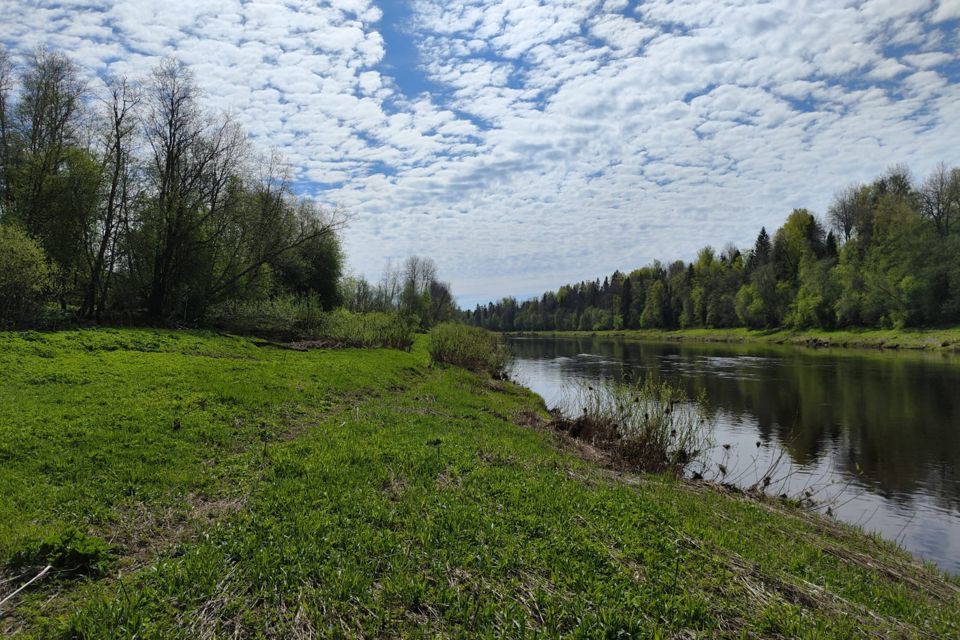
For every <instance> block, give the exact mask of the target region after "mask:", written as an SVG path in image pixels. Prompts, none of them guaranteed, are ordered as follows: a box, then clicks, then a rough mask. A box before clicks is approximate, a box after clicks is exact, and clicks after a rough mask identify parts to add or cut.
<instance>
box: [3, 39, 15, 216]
mask: <svg viewBox="0 0 960 640" xmlns="http://www.w3.org/2000/svg"><path fill="white" fill-rule="evenodd" d="M13 86H14V68H13V61H12V60H11V59H10V54H9V53H8V52H7V50H6V49H4V48H0V219H2V218H3V216H4V214H5V213H6V211H7V210H8V209H9V207H10V199H11V189H10V171H11V168H12V167H11V164H12V161H13V158H12V154H13V140H11V137H12V134H13V132H12V131H11V122H10V117H11V114H10V99H11V96H12V95H13Z"/></svg>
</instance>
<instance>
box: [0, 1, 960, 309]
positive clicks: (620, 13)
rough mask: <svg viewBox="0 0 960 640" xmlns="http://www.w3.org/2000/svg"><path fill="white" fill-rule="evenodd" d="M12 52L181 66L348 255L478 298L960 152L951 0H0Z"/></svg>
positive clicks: (634, 257) (823, 203)
mask: <svg viewBox="0 0 960 640" xmlns="http://www.w3.org/2000/svg"><path fill="white" fill-rule="evenodd" d="M0 15H3V16H4V20H3V21H2V22H0V42H2V43H3V44H4V45H5V46H6V47H8V48H10V49H12V50H13V51H14V53H15V54H23V53H25V52H27V51H29V50H30V49H31V48H33V47H35V46H38V45H41V44H43V45H47V46H50V47H53V48H58V49H62V50H64V51H66V52H67V53H68V54H69V55H71V56H72V57H73V58H74V59H75V60H76V61H77V62H78V63H79V64H81V65H82V66H83V67H84V68H85V69H87V70H89V72H90V73H91V74H93V77H92V78H91V86H93V87H94V89H96V87H97V82H98V80H97V78H98V76H102V75H103V74H106V73H116V74H120V73H122V74H128V75H131V76H134V77H136V76H142V75H144V74H145V73H146V71H147V70H148V69H149V68H150V67H151V66H152V65H153V64H155V63H156V62H157V61H158V60H159V59H160V58H161V57H163V56H169V55H173V56H176V57H178V58H180V59H181V60H183V61H184V62H185V63H187V64H188V65H190V66H191V67H192V68H193V70H194V71H195V73H196V76H197V78H198V80H199V82H200V84H201V85H202V86H203V87H204V89H205V91H206V94H207V101H208V103H209V105H210V106H211V107H212V108H216V109H223V110H227V111H230V112H231V113H233V114H234V115H235V116H236V118H237V119H238V120H239V121H240V122H241V123H242V124H243V125H244V127H245V128H246V129H247V130H248V131H249V132H250V133H251V135H252V136H253V137H254V139H255V140H256V142H257V145H258V146H259V147H261V148H262V149H264V150H269V149H273V148H276V149H278V150H280V151H281V152H282V153H283V154H284V155H285V156H286V157H287V158H288V160H289V161H290V163H291V166H292V168H293V170H294V172H295V175H296V180H297V185H298V188H299V189H300V191H301V192H302V193H303V194H305V195H308V196H311V197H315V198H317V199H318V200H320V201H322V202H324V203H327V204H329V205H331V206H333V205H339V206H343V207H345V208H347V209H348V210H349V211H350V212H352V213H353V220H352V223H351V225H350V228H349V229H348V230H347V231H346V232H345V234H344V242H345V245H346V250H347V253H348V256H349V258H348V259H349V265H350V268H351V269H352V270H353V271H354V272H355V273H358V274H364V275H366V276H367V277H369V278H371V279H376V278H377V277H378V275H379V273H380V271H381V270H382V268H383V267H384V265H385V263H386V262H387V261H388V260H393V261H398V260H402V259H403V258H404V257H405V256H407V255H411V254H420V255H427V256H431V257H433V258H434V259H435V260H436V261H437V263H438V265H439V268H440V272H441V275H442V277H443V278H444V279H446V280H449V281H450V282H451V283H452V285H453V288H454V291H455V293H456V294H457V296H458V299H459V301H460V302H461V303H462V304H464V305H472V304H474V303H476V302H479V301H486V300H489V299H493V298H498V297H500V296H504V295H516V296H519V297H524V296H526V295H529V294H536V293H539V292H541V291H543V290H545V289H548V288H555V287H557V286H558V285H560V284H563V283H565V282H568V281H574V280H581V279H586V278H593V277H597V276H600V277H602V276H603V275H604V274H606V273H609V272H611V271H613V270H614V269H617V268H619V269H622V270H628V269H631V268H634V267H638V266H641V265H643V264H646V263H647V262H649V261H651V260H653V259H663V260H665V259H672V258H677V257H679V258H685V259H689V258H691V257H693V255H694V254H695V252H696V250H697V249H698V248H699V247H701V246H703V245H705V244H711V245H714V246H716V247H718V248H720V247H723V246H724V245H725V244H727V243H731V242H732V243H735V244H737V245H739V246H746V245H749V244H751V243H752V241H753V238H754V237H755V235H756V232H757V230H758V229H759V227H760V226H761V225H766V226H767V227H768V228H771V229H772V228H775V227H776V226H778V225H779V224H780V223H781V222H782V221H783V219H784V218H785V217H786V215H787V214H788V213H789V212H790V210H791V209H792V208H793V207H798V206H806V207H808V208H811V209H812V210H814V212H816V213H823V212H824V211H825V210H826V207H827V206H828V204H829V201H830V198H831V197H832V194H833V193H834V192H835V191H837V190H839V189H840V188H842V187H843V186H845V185H846V184H848V183H850V182H853V181H865V180H869V179H871V178H872V177H874V176H875V175H877V174H879V173H881V172H882V171H883V170H884V169H885V168H886V167H887V166H889V165H891V164H894V163H906V164H908V165H909V166H910V167H911V168H912V169H913V170H914V171H915V173H916V174H917V175H918V177H923V175H924V174H926V173H927V172H929V171H930V170H931V169H932V168H933V166H934V165H935V164H936V163H937V162H938V161H941V160H942V161H945V162H947V163H948V164H951V165H956V164H960V147H958V144H957V142H958V141H960V91H958V84H957V82H958V80H960V59H958V51H960V34H958V28H960V0H867V1H843V0H768V1H766V2H737V1H727V0H682V1H673V2H668V1H667V0H652V1H648V2H637V1H627V0H539V1H535V0H501V1H494V0H469V1H465V2H454V1H452V0H410V1H407V0H394V1H391V2H385V1H381V2H376V1H373V0H341V1H336V2H298V1H294V0H278V1H275V2H257V1H248V0H194V1H191V2H181V1H176V0H164V1H153V0H125V1H124V2H117V3H114V2H106V1H103V0H82V1H78V2H70V1H67V0H61V1H59V2H42V1H41V2H36V1H31V2H20V1H14V0H0Z"/></svg>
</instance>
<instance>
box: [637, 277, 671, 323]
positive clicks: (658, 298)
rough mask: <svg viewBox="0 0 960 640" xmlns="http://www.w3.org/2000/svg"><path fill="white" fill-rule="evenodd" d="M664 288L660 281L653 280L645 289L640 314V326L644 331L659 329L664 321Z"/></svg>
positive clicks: (665, 296) (665, 300) (665, 295)
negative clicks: (644, 300)
mask: <svg viewBox="0 0 960 640" xmlns="http://www.w3.org/2000/svg"><path fill="white" fill-rule="evenodd" d="M666 298H667V294H666V288H665V287H664V286H663V282H661V281H660V280H654V281H653V283H652V284H651V285H650V286H649V287H648V288H647V299H646V304H644V306H643V313H642V314H640V326H641V327H643V328H644V329H659V328H661V327H663V326H664V325H665V324H666V323H665V321H664V307H665V306H666V302H667V299H666Z"/></svg>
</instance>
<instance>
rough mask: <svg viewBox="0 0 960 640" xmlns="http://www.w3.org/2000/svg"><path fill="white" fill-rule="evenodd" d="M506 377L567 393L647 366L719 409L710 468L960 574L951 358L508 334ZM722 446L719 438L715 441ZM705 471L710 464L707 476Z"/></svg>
mask: <svg viewBox="0 0 960 640" xmlns="http://www.w3.org/2000/svg"><path fill="white" fill-rule="evenodd" d="M508 343H509V345H510V347H511V349H512V351H513V352H514V354H515V356H516V363H515V365H514V374H513V377H514V378H515V379H516V380H517V381H518V382H520V383H521V384H524V385H526V386H527V387H529V388H531V389H532V390H534V391H535V392H537V393H538V394H540V395H541V396H542V397H543V398H544V399H545V400H546V402H547V406H548V407H566V408H567V410H569V411H575V410H576V407H571V406H569V405H570V403H571V398H572V397H573V395H572V394H571V393H570V391H571V389H572V388H573V386H574V385H576V384H578V383H580V382H589V381H599V380H603V379H611V378H612V379H619V378H621V377H622V376H623V375H624V374H625V373H626V375H628V376H631V377H633V378H634V379H637V378H640V377H642V376H645V375H651V376H653V377H655V378H656V379H666V380H669V381H671V382H673V383H674V384H677V385H681V386H683V387H684V388H685V389H686V391H687V393H688V394H690V396H691V397H695V396H696V395H698V394H700V393H701V392H702V393H704V394H705V396H706V398H707V401H708V403H709V405H710V406H711V407H712V408H713V410H714V411H715V417H716V419H715V424H714V431H713V441H714V444H715V446H714V448H713V449H712V450H711V452H710V454H709V455H710V459H711V467H712V469H714V470H715V471H714V472H713V473H714V475H715V476H716V477H717V478H718V479H720V476H719V471H716V469H717V468H718V467H719V465H720V464H723V465H724V467H725V468H726V469H727V473H726V475H725V476H723V478H722V479H725V480H728V481H729V480H735V481H736V483H737V484H739V485H742V486H748V485H750V484H752V483H753V482H756V481H757V480H758V479H759V478H761V477H763V475H765V474H766V473H768V469H769V467H770V466H771V465H772V464H774V462H775V461H777V460H778V459H779V464H778V465H777V466H776V468H775V470H774V471H773V472H771V473H770V476H771V477H772V478H773V479H774V483H773V484H772V485H771V487H770V488H769V489H768V491H770V492H771V493H776V494H779V493H786V494H788V495H789V496H791V497H802V496H804V495H805V493H806V492H809V494H810V495H812V496H813V499H814V501H815V502H816V505H817V506H816V507H815V508H817V509H819V510H821V511H824V512H826V511H827V509H828V508H829V510H830V512H831V514H832V515H833V517H836V518H839V519H841V520H844V521H846V522H849V523H852V524H855V525H858V526H861V527H862V528H863V529H865V530H867V531H872V532H877V533H879V534H881V535H882V536H884V537H885V538H887V539H889V540H894V541H896V542H897V543H898V544H900V545H901V546H902V547H903V548H905V549H907V550H908V551H910V552H911V553H913V554H915V555H917V556H919V557H922V558H925V559H927V560H930V561H932V562H934V563H936V564H937V565H938V566H939V567H941V568H942V569H944V570H946V571H948V572H951V573H955V574H957V573H960V357H957V356H950V355H945V354H922V353H891V352H873V351H859V350H839V349H837V350H827V349H821V350H814V349H806V348H802V347H775V346H766V345H759V346H758V345H716V344H694V343H654V342H638V341H628V340H624V339H622V338H612V337H603V336H593V337H585V338H581V337H577V338H574V337H553V336H550V337H546V336H544V337H539V336H537V337H526V336H513V337H510V338H508ZM723 445H729V448H725V447H724V446H723ZM709 477H710V476H709V475H708V478H709Z"/></svg>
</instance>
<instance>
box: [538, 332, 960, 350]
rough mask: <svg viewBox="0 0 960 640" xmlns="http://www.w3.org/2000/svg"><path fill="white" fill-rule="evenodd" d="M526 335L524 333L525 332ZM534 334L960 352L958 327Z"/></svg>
mask: <svg viewBox="0 0 960 640" xmlns="http://www.w3.org/2000/svg"><path fill="white" fill-rule="evenodd" d="M524 333H527V332H524ZM529 333H530V334H535V335H564V336H592V335H599V336H610V337H622V338H626V339H628V340H645V341H658V342H662V341H671V342H728V343H759V344H764V343H765V344H788V345H796V346H805V347H848V348H856V349H907V350H922V351H948V352H960V327H948V328H941V329H845V330H838V331H823V330H819V329H811V330H801V329H768V330H760V329H744V328H738V329H629V330H616V331H533V332H529Z"/></svg>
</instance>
